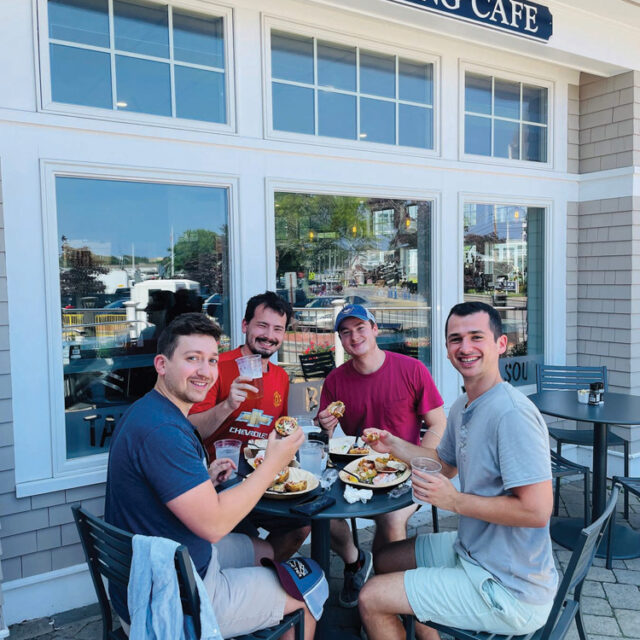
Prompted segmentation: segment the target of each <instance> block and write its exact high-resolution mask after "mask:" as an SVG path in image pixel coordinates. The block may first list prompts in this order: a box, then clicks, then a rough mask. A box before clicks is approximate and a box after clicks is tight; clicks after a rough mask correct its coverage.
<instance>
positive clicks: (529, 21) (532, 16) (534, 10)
mask: <svg viewBox="0 0 640 640" xmlns="http://www.w3.org/2000/svg"><path fill="white" fill-rule="evenodd" d="M524 10H525V13H526V22H525V25H524V30H525V31H530V32H531V33H535V32H536V31H537V30H538V25H537V24H536V28H535V29H533V28H532V27H533V25H534V24H535V22H536V18H537V16H538V7H532V6H530V5H525V8H524Z"/></svg>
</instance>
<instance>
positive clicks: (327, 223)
mask: <svg viewBox="0 0 640 640" xmlns="http://www.w3.org/2000/svg"><path fill="white" fill-rule="evenodd" d="M275 232H276V256H277V265H276V270H277V278H278V280H277V281H278V292H279V293H280V295H282V296H283V297H285V298H287V299H288V300H290V301H291V302H292V303H293V305H294V308H295V322H294V323H293V324H292V326H291V327H290V328H289V335H288V338H287V340H286V341H285V347H283V348H282V349H281V350H280V353H279V357H280V361H281V363H283V364H287V365H292V366H293V365H296V364H297V363H298V356H299V355H300V354H301V353H309V352H314V351H322V350H328V349H331V348H332V347H333V345H334V339H335V338H334V332H333V318H334V315H333V313H334V309H333V306H332V304H331V302H332V301H333V300H337V299H343V300H345V301H346V302H348V303H355V304H362V305H365V306H367V307H369V308H370V309H371V311H372V312H373V313H374V314H375V316H376V319H377V321H378V327H379V329H380V334H379V337H378V344H379V345H380V347H381V348H383V349H386V350H389V351H397V352H399V353H404V354H406V355H410V356H412V357H415V358H419V359H420V360H422V361H423V362H424V363H425V364H426V365H427V366H430V365H431V202H428V201H426V202H422V201H407V200H391V199H380V198H355V197H346V196H333V195H314V194H299V193H276V194H275Z"/></svg>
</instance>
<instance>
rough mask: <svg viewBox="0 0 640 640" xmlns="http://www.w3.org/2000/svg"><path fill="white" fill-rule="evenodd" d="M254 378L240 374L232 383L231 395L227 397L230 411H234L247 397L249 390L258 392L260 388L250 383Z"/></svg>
mask: <svg viewBox="0 0 640 640" xmlns="http://www.w3.org/2000/svg"><path fill="white" fill-rule="evenodd" d="M252 380H253V378H248V377H246V376H238V377H237V378H236V379H235V380H234V381H233V382H232V383H231V387H230V389H229V395H228V396H227V398H226V399H225V403H226V404H227V408H228V409H229V413H233V412H234V411H235V410H236V409H237V408H238V407H239V406H240V405H241V404H242V403H243V402H244V401H245V400H246V399H247V394H248V393H249V391H253V393H258V389H257V388H256V387H254V386H253V385H251V384H249V383H250V382H251V381H252Z"/></svg>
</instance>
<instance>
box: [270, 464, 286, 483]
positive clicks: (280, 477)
mask: <svg viewBox="0 0 640 640" xmlns="http://www.w3.org/2000/svg"><path fill="white" fill-rule="evenodd" d="M288 479H289V467H285V468H284V469H282V471H280V473H279V474H278V475H277V476H276V479H275V481H274V483H273V484H282V483H283V482H286V481H287V480H288Z"/></svg>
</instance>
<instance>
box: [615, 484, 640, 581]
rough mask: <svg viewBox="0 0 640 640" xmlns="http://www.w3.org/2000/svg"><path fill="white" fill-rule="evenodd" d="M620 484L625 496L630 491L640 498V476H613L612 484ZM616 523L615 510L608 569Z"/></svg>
mask: <svg viewBox="0 0 640 640" xmlns="http://www.w3.org/2000/svg"><path fill="white" fill-rule="evenodd" d="M616 485H620V486H621V487H622V488H623V489H624V491H625V496H626V495H627V493H628V492H629V491H630V492H631V493H633V495H635V496H638V497H639V498H640V478H628V477H622V476H613V482H612V486H613V487H615V486H616ZM615 524H616V512H615V511H614V512H613V515H612V516H611V525H610V527H609V544H608V545H607V569H611V541H612V535H613V530H614V528H615Z"/></svg>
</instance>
